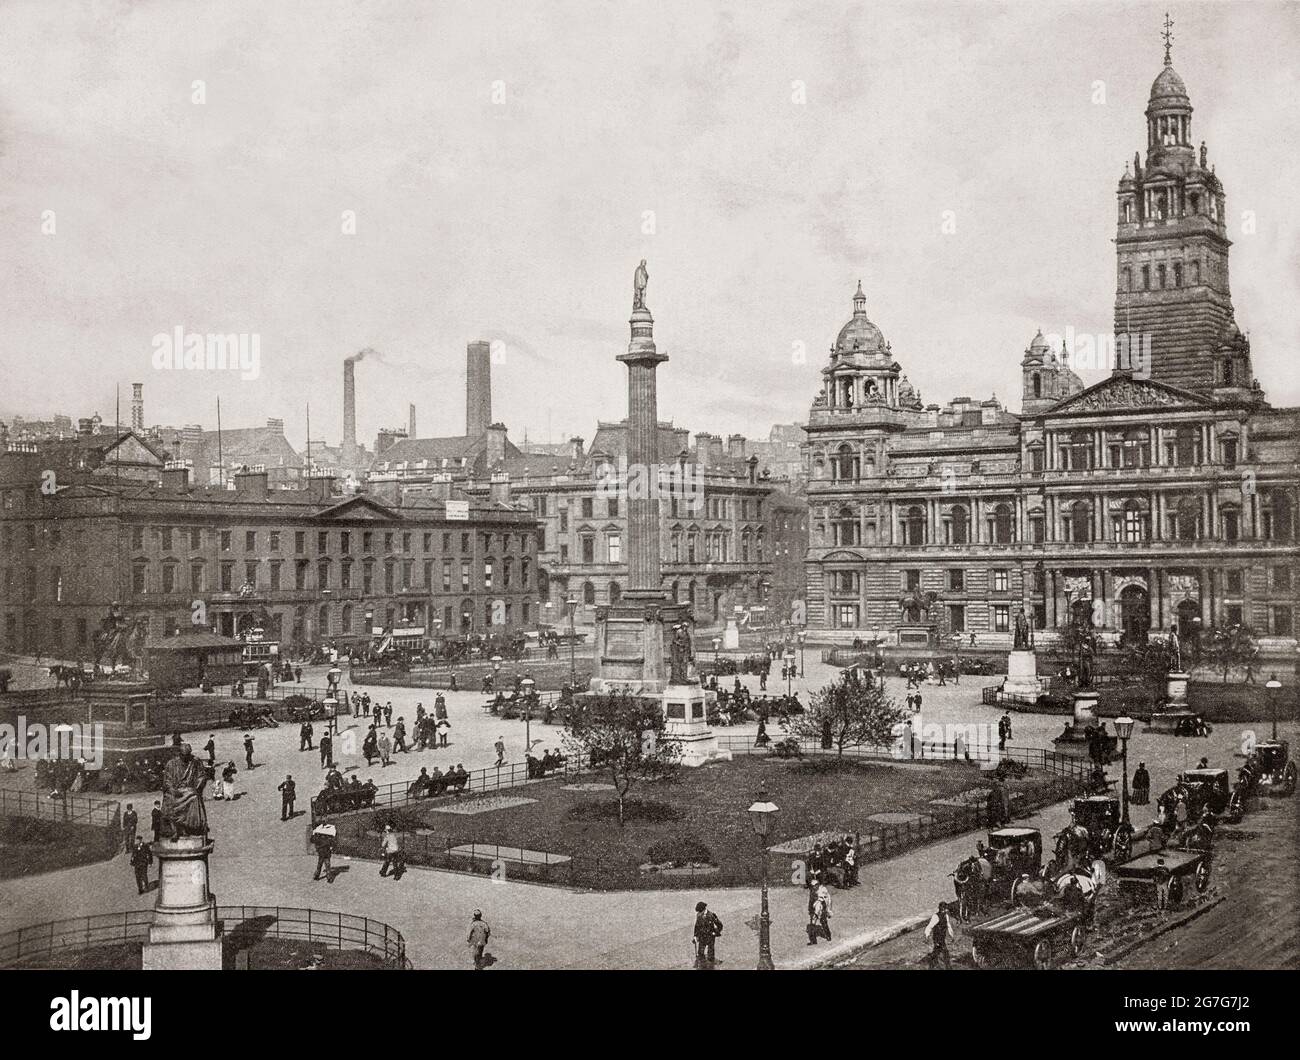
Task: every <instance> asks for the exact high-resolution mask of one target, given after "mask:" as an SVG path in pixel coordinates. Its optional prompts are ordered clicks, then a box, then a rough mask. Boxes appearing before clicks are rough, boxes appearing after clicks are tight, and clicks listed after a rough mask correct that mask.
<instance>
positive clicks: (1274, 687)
mask: <svg viewBox="0 0 1300 1060" xmlns="http://www.w3.org/2000/svg"><path fill="white" fill-rule="evenodd" d="M1264 687H1265V688H1266V689H1267V690H1268V709H1269V713H1270V714H1271V715H1272V718H1273V739H1274V740H1276V739H1277V696H1278V693H1279V692H1281V691H1282V682H1281V681H1279V680H1278V679H1277V674H1271V675H1270V676H1269V679H1268V684H1266V685H1265V686H1264Z"/></svg>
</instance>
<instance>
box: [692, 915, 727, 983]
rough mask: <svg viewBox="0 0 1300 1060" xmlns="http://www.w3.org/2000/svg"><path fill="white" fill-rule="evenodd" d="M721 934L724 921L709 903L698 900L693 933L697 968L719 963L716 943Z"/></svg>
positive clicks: (706, 967) (705, 967)
mask: <svg viewBox="0 0 1300 1060" xmlns="http://www.w3.org/2000/svg"><path fill="white" fill-rule="evenodd" d="M721 934H722V921H721V920H719V919H718V915H717V914H716V913H713V912H710V911H709V907H708V904H707V903H705V902H696V903H695V931H694V933H693V937H694V939H695V967H696V968H702V969H708V968H712V967H713V966H714V965H715V964H716V963H717V959H716V957H715V956H714V945H715V943H716V941H717V938H718V936H719V935H721Z"/></svg>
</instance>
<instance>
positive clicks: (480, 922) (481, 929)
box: [467, 909, 492, 972]
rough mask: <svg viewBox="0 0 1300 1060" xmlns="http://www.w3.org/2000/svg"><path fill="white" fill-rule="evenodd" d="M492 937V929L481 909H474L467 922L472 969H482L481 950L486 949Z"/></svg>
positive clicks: (478, 970) (479, 970)
mask: <svg viewBox="0 0 1300 1060" xmlns="http://www.w3.org/2000/svg"><path fill="white" fill-rule="evenodd" d="M491 937H492V929H491V928H490V927H488V925H487V921H485V920H484V919H483V910H482V909H475V910H474V915H473V917H472V918H471V919H470V922H469V939H468V940H467V941H468V943H469V952H470V956H471V957H473V958H474V971H476V972H481V971H482V970H483V951H484V950H486V949H487V944H488V939H490V938H491Z"/></svg>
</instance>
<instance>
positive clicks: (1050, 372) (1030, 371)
mask: <svg viewBox="0 0 1300 1060" xmlns="http://www.w3.org/2000/svg"><path fill="white" fill-rule="evenodd" d="M1020 374H1021V377H1022V379H1023V382H1024V386H1023V390H1022V392H1021V397H1020V411H1021V412H1022V413H1023V414H1024V415H1026V416H1035V415H1037V414H1038V413H1040V412H1043V411H1045V410H1046V409H1049V408H1051V407H1052V406H1053V405H1055V404H1056V403H1057V402H1058V401H1064V400H1065V399H1066V398H1068V397H1071V396H1072V395H1074V394H1077V393H1078V392H1079V391H1080V390H1082V389H1083V380H1082V379H1080V378H1079V377H1078V376H1077V375H1075V374H1074V372H1073V371H1072V370H1071V369H1070V367H1069V366H1068V365H1066V364H1065V363H1064V362H1063V361H1062V360H1061V359H1060V358H1059V357H1057V356H1056V351H1055V350H1053V349H1052V346H1051V343H1049V342H1048V341H1047V339H1045V338H1044V337H1043V332H1042V331H1041V330H1039V332H1038V334H1037V335H1035V336H1034V338H1033V341H1032V342H1030V343H1029V346H1028V348H1027V349H1026V350H1025V355H1024V357H1023V358H1021V361H1020Z"/></svg>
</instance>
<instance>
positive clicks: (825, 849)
mask: <svg viewBox="0 0 1300 1060" xmlns="http://www.w3.org/2000/svg"><path fill="white" fill-rule="evenodd" d="M858 861H859V851H858V844H857V840H856V839H855V838H854V837H853V836H851V835H846V836H845V837H844V838H843V839H832V840H831V841H830V842H829V843H827V844H826V845H825V846H822V845H821V843H814V844H813V848H812V853H811V854H809V855H808V875H807V879H806V880H805V881H804V882H805V886H807V887H811V888H814V889H815V888H817V887H818V886H820V885H821V884H823V883H829V884H831V885H833V886H835V887H853V886H856V885H857V882H858Z"/></svg>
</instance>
